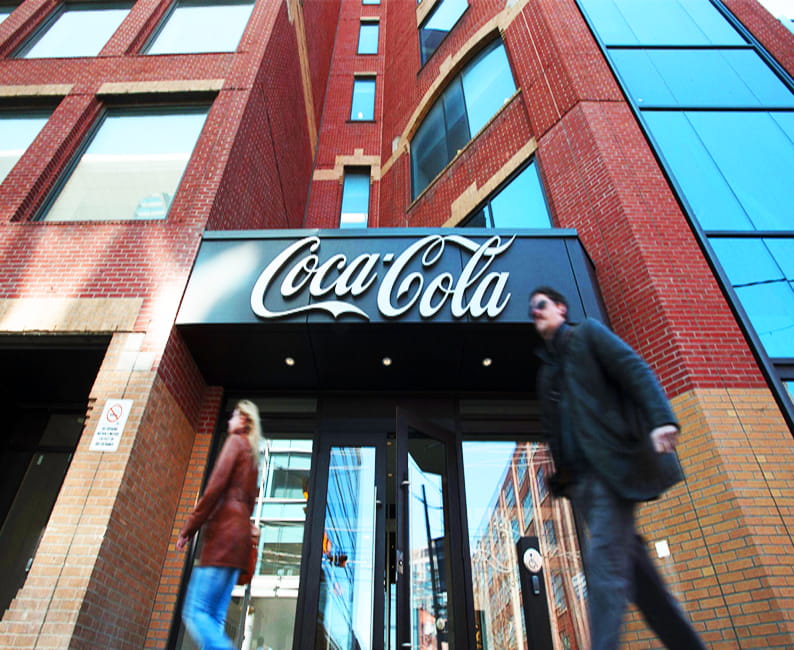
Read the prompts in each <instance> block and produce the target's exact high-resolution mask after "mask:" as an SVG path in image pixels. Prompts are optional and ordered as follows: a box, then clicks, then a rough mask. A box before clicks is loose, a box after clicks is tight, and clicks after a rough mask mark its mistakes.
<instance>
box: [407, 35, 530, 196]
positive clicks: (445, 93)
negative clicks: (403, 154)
mask: <svg viewBox="0 0 794 650" xmlns="http://www.w3.org/2000/svg"><path fill="white" fill-rule="evenodd" d="M499 48H501V49H502V51H503V54H504V57H505V64H506V66H505V70H506V72H507V73H509V75H510V81H511V82H512V87H513V91H512V95H510V97H506V98H505V100H506V101H504V102H503V103H502V104H501V105H500V106H498V107H496V109H495V110H494V111H493V113H491V115H490V117H489V118H488V119H487V120H485V121H484V123H483V124H482V126H480V128H479V129H478V130H477V131H474V132H472V128H471V127H472V123H471V122H472V118H471V117H470V113H471V112H472V111H471V109H472V108H479V107H478V105H477V104H476V103H474V102H473V101H468V100H467V99H466V84H465V78H464V77H465V76H466V75H467V74H469V73H471V72H472V71H473V70H476V69H477V68H478V66H479V65H481V64H483V62H484V61H485V59H487V57H488V56H489V55H491V54H492V53H493V52H495V51H496V50H497V49H499ZM499 78H500V77H491V79H499ZM457 87H459V89H460V90H459V94H460V96H461V97H462V106H463V117H464V118H465V122H466V124H465V126H466V129H467V131H468V138H467V139H466V141H465V142H461V143H458V144H459V146H458V144H456V143H455V142H450V138H449V134H450V129H449V127H448V121H447V117H446V114H447V102H448V100H449V98H450V97H451V95H452V94H453V90H454V89H455V88H457ZM517 92H518V86H516V83H515V76H514V75H513V68H512V66H511V65H510V59H509V58H508V56H507V49H506V47H505V44H504V41H503V40H502V39H501V37H499V36H496V37H495V38H492V39H489V40H486V41H485V42H483V43H481V46H480V47H479V48H478V49H477V50H476V51H475V52H474V53H473V55H472V56H471V57H470V58H469V60H468V61H467V62H466V64H465V65H464V66H463V67H462V68H460V69H458V70H457V71H456V73H455V74H454V75H453V76H451V77H450V78H448V79H447V81H446V83H445V84H444V86H443V87H442V88H441V89H440V90H439V91H438V93H437V94H436V96H435V98H434V100H433V102H432V103H429V107H428V109H427V111H426V112H425V114H424V116H423V118H422V120H421V122H420V123H419V124H418V126H417V127H416V129H415V130H414V132H413V135H412V136H411V141H410V143H409V150H410V163H409V164H410V173H411V181H410V190H411V202H412V203H413V202H415V201H417V200H418V199H419V198H420V197H421V196H422V194H423V193H424V192H425V191H427V189H428V188H429V187H430V186H431V185H433V183H434V182H435V180H436V179H437V178H438V177H439V176H441V174H442V173H443V172H444V170H446V169H447V168H448V167H449V165H450V164H451V163H452V162H453V161H454V160H455V158H456V156H457V152H459V151H463V150H464V149H465V148H466V147H468V146H469V145H470V144H471V142H472V141H473V140H475V139H476V138H477V137H478V136H479V135H480V133H481V132H483V131H484V130H486V128H487V127H488V125H489V124H490V123H491V122H492V121H493V119H494V118H495V117H496V115H498V114H499V113H500V112H501V111H502V110H503V109H504V107H505V106H507V105H508V104H509V103H510V102H509V101H507V100H509V99H510V98H511V97H514V96H515V94H516V93H517ZM437 109H440V111H441V115H442V117H441V120H442V126H443V130H444V140H443V143H442V144H443V147H444V149H445V150H446V162H445V163H444V164H443V165H441V167H440V168H439V169H438V171H437V172H436V173H435V175H434V176H433V177H432V178H428V179H427V182H426V183H425V184H424V185H423V186H422V187H421V188H420V187H419V186H418V183H417V181H418V179H417V176H418V170H419V169H420V167H419V165H420V163H423V162H424V161H426V160H428V159H429V156H428V155H427V153H425V155H423V156H421V157H420V156H419V155H417V147H416V142H417V139H419V138H421V137H422V136H424V134H425V131H424V130H423V127H425V125H426V124H428V120H429V119H430V118H431V116H432V115H433V114H434V113H435V112H436V110H437ZM434 119H435V118H434ZM428 129H430V127H429V126H428ZM452 132H453V133H455V132H456V131H454V130H453V131H452ZM451 145H452V148H454V149H456V152H455V153H451ZM423 176H424V174H423ZM422 180H424V178H423V179H422Z"/></svg>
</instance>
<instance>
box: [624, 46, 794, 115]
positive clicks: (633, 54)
mask: <svg viewBox="0 0 794 650" xmlns="http://www.w3.org/2000/svg"><path fill="white" fill-rule="evenodd" d="M610 55H611V57H612V59H613V61H614V62H615V64H616V65H617V67H618V70H619V71H620V74H621V76H622V77H623V80H624V81H625V82H626V85H627V86H628V90H629V92H630V93H631V95H632V96H633V98H634V100H635V101H636V102H637V104H638V105H639V106H640V107H642V108H647V107H651V106H663V107H668V106H669V107H678V106H680V107H693V108H694V107H715V108H716V107H726V108H744V107H748V108H749V107H761V106H794V93H792V92H791V91H790V90H789V89H788V88H787V87H786V86H785V84H783V82H782V81H781V80H780V78H779V77H778V76H777V75H775V74H774V73H773V72H772V70H771V69H770V68H769V66H767V65H766V63H764V62H763V61H762V60H761V58H760V57H759V56H758V55H757V54H756V53H755V52H753V51H752V50H687V49H679V50H612V51H611V53H610Z"/></svg>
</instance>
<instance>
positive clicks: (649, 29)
mask: <svg viewBox="0 0 794 650" xmlns="http://www.w3.org/2000/svg"><path fill="white" fill-rule="evenodd" d="M581 4H582V6H583V7H584V9H585V11H587V14H588V16H589V17H590V19H591V20H592V21H593V24H594V26H595V28H596V29H597V30H598V32H599V35H600V37H601V40H603V41H604V43H606V44H607V45H638V44H643V45H740V44H743V43H744V40H743V39H742V38H741V37H740V36H739V34H738V33H737V32H736V30H734V29H733V27H731V26H730V25H729V24H728V23H727V22H726V20H725V19H724V18H723V17H722V15H721V14H720V13H719V11H717V9H716V8H715V7H714V5H712V4H711V3H710V2H709V0H640V1H638V0H581Z"/></svg>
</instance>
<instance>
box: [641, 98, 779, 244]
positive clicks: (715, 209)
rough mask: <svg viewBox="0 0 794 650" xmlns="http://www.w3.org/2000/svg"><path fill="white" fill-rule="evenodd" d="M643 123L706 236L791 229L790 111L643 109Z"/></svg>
mask: <svg viewBox="0 0 794 650" xmlns="http://www.w3.org/2000/svg"><path fill="white" fill-rule="evenodd" d="M644 117H645V119H646V122H647V124H648V126H649V127H650V131H651V133H652V134H653V136H654V138H655V139H656V141H657V143H658V144H659V146H660V148H661V151H662V153H663V154H664V156H665V159H666V160H667V163H668V164H669V166H670V168H671V170H672V171H673V173H674V174H675V177H676V180H677V181H678V183H679V185H680V187H681V190H682V191H683V193H684V196H685V197H686V199H687V201H688V202H689V204H690V206H691V207H692V210H693V212H694V213H695V216H696V217H697V219H698V221H699V222H700V225H701V226H702V227H703V228H704V229H705V230H707V231H708V230H790V229H792V226H794V220H792V211H791V205H792V194H791V188H792V187H793V186H794V175H792V170H794V113H769V112H764V111H689V112H678V111H675V112H667V111H659V112H657V111H648V112H647V113H645V114H644ZM737 140H740V141H741V148H740V150H738V149H737V146H738V145H737Z"/></svg>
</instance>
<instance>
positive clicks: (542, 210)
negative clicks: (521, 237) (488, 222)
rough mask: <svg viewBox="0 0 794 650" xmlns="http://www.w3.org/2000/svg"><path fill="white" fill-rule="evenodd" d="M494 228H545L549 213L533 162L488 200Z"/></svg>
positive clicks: (549, 222) (548, 222) (548, 225)
mask: <svg viewBox="0 0 794 650" xmlns="http://www.w3.org/2000/svg"><path fill="white" fill-rule="evenodd" d="M491 214H492V215H493V226H494V228H549V227H550V226H551V219H549V210H548V207H547V206H546V199H545V198H544V196H543V189H542V188H541V186H540V178H539V176H538V170H537V167H536V166H535V164H534V162H533V163H532V164H530V165H528V166H527V167H526V169H524V171H522V172H521V173H519V174H518V176H516V177H515V178H514V179H513V180H512V181H510V184H509V185H507V186H506V187H505V188H504V189H503V190H502V191H500V192H499V194H497V195H496V196H495V197H494V198H493V200H492V201H491Z"/></svg>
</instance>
